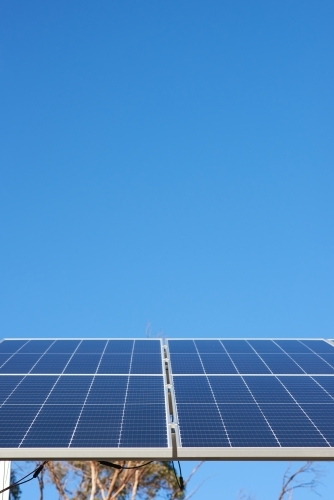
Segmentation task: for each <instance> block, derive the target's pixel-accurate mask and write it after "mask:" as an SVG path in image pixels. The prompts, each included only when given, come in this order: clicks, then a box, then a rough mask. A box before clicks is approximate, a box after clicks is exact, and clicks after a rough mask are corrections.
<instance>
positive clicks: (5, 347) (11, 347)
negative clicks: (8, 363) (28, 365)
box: [0, 340, 27, 354]
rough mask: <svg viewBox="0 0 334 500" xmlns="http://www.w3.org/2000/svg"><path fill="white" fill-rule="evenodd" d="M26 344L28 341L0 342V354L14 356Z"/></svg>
mask: <svg viewBox="0 0 334 500" xmlns="http://www.w3.org/2000/svg"><path fill="white" fill-rule="evenodd" d="M26 343H27V340H4V341H3V342H0V352H8V353H10V354H14V352H16V351H18V350H19V349H20V348H21V347H22V346H23V345H24V344H26Z"/></svg>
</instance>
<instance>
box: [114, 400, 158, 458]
mask: <svg viewBox="0 0 334 500" xmlns="http://www.w3.org/2000/svg"><path fill="white" fill-rule="evenodd" d="M138 429H139V430H140V431H139V432H138ZM165 446H167V429H166V414H165V406H164V405H163V404H144V405H141V404H136V405H132V404H127V405H126V406H125V411H124V416H123V421H122V431H121V437H120V447H123V448H142V447H152V448H159V447H160V448H163V447H165Z"/></svg>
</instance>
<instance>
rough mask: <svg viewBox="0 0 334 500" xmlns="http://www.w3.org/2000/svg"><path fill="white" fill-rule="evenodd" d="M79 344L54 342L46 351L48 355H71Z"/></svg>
mask: <svg viewBox="0 0 334 500" xmlns="http://www.w3.org/2000/svg"><path fill="white" fill-rule="evenodd" d="M79 344H80V340H56V341H55V342H54V343H53V344H52V345H51V347H50V348H49V349H48V353H49V354H51V353H55V354H64V353H69V354H73V353H74V351H75V349H76V348H77V347H78V345H79ZM0 345H1V344H0Z"/></svg>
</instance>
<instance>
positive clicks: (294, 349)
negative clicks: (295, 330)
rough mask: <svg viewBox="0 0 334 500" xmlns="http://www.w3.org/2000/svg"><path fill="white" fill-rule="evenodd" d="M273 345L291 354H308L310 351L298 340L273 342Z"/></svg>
mask: <svg viewBox="0 0 334 500" xmlns="http://www.w3.org/2000/svg"><path fill="white" fill-rule="evenodd" d="M274 342H275V344H277V345H279V347H280V348H281V349H283V351H285V352H287V353H289V354H291V353H301V354H302V353H305V354H310V353H311V350H310V349H309V348H308V347H307V346H306V345H304V344H302V342H299V340H275V341H274Z"/></svg>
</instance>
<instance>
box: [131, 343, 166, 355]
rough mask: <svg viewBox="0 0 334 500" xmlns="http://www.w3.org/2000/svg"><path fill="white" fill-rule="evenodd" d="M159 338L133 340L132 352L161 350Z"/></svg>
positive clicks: (158, 351) (157, 351)
mask: <svg viewBox="0 0 334 500" xmlns="http://www.w3.org/2000/svg"><path fill="white" fill-rule="evenodd" d="M160 346H161V344H160V341H159V340H135V345H134V353H135V354H137V353H144V352H145V353H157V354H158V353H159V354H160V352H161V347H160Z"/></svg>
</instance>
